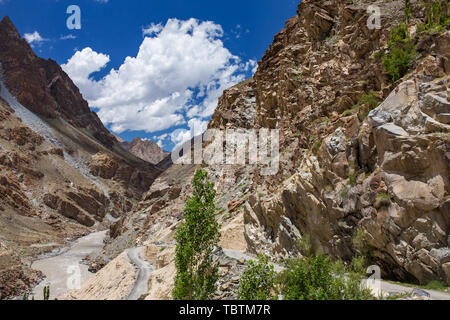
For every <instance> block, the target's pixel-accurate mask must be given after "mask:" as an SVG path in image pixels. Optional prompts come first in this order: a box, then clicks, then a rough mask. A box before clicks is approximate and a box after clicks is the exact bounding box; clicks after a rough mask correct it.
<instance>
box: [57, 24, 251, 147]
mask: <svg viewBox="0 0 450 320" xmlns="http://www.w3.org/2000/svg"><path fill="white" fill-rule="evenodd" d="M142 33H143V35H144V40H143V42H142V44H141V45H140V48H139V52H138V54H137V56H136V57H127V58H126V59H125V61H124V62H123V64H122V65H121V66H120V67H119V68H118V69H112V70H111V71H110V72H109V73H108V74H107V75H106V76H105V77H104V78H102V79H101V80H99V81H94V80H93V79H92V78H91V74H92V73H93V72H96V71H99V70H100V69H102V68H104V67H105V66H106V64H107V63H108V62H109V57H108V56H107V55H104V54H101V53H97V52H95V51H93V50H92V49H91V48H85V49H83V50H82V51H78V52H76V53H75V55H74V56H73V57H72V58H71V59H70V60H69V61H68V63H67V64H65V65H64V66H63V68H64V70H65V71H66V72H67V73H68V74H69V76H70V77H71V78H72V79H73V80H74V82H75V83H76V84H77V85H78V86H79V87H80V89H81V92H82V93H83V95H84V96H85V98H86V99H87V100H88V101H89V103H90V105H91V106H92V107H96V108H98V110H99V111H98V114H99V116H100V118H101V119H102V121H103V122H104V123H106V124H110V125H111V129H112V130H113V131H114V132H115V133H119V134H120V133H121V132H124V131H126V130H132V131H134V130H144V131H146V132H148V133H152V132H159V131H163V130H166V129H169V128H172V127H174V126H179V125H184V126H185V127H186V126H189V128H191V127H194V126H195V125H199V126H200V127H202V126H203V127H204V128H206V123H207V119H208V117H210V116H211V115H212V113H213V112H214V110H215V108H216V105H217V99H218V98H219V96H220V95H221V94H222V92H223V90H224V89H226V88H229V87H230V86H233V85H234V84H236V83H238V82H240V81H242V80H244V78H245V75H246V74H248V73H249V72H250V71H251V70H252V68H254V67H255V65H256V62H255V61H253V60H250V61H248V62H243V61H242V60H241V59H240V58H239V57H237V56H235V55H233V54H231V52H230V51H229V50H228V49H227V48H225V47H224V44H223V42H222V41H221V38H222V36H223V30H222V27H221V26H220V25H218V24H215V23H214V22H210V21H204V22H201V21H198V20H196V19H189V20H186V21H182V20H178V19H169V20H168V21H167V23H166V24H165V25H162V24H151V25H149V26H148V27H146V28H143V30H142ZM188 134H190V130H186V129H177V130H174V131H173V132H172V133H171V134H170V138H171V139H172V141H173V142H174V143H175V144H179V143H181V142H182V141H181V140H182V138H186V137H188ZM164 138H166V139H167V137H164ZM189 138H190V137H189ZM180 141H181V142H180Z"/></svg>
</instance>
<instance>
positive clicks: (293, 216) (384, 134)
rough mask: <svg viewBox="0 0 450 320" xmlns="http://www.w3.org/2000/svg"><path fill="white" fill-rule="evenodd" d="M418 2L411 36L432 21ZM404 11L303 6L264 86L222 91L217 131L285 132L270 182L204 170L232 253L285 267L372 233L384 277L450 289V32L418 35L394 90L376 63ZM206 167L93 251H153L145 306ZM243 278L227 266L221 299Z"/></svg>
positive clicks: (250, 169) (168, 262)
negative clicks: (310, 252)
mask: <svg viewBox="0 0 450 320" xmlns="http://www.w3.org/2000/svg"><path fill="white" fill-rule="evenodd" d="M411 3H412V6H413V7H412V17H411V25H412V26H414V25H415V23H418V22H420V21H423V19H424V12H423V7H421V4H420V2H419V1H411ZM369 4H378V5H379V6H380V7H381V8H382V12H383V16H382V25H383V27H382V29H380V30H368V29H367V26H366V22H367V19H368V14H367V6H368V5H369ZM403 4H404V1H390V2H384V1H359V2H358V4H352V3H351V2H350V1H349V2H346V1H311V0H310V1H308V0H305V1H302V2H301V3H300V5H299V9H298V15H297V16H295V17H293V18H292V19H290V20H289V21H287V23H286V27H285V29H283V30H282V31H281V32H280V33H279V34H278V35H276V36H275V38H274V43H273V44H272V45H271V46H270V48H269V49H268V50H267V52H266V54H265V55H264V57H263V59H262V60H261V61H260V62H259V67H258V71H257V72H256V74H255V76H254V77H253V78H252V79H249V80H247V81H245V82H243V83H241V84H239V85H237V86H235V87H233V88H230V89H229V90H226V91H225V92H224V94H223V96H222V97H221V98H220V100H219V105H218V107H217V109H216V111H215V114H214V115H213V117H212V120H211V122H210V124H209V128H213V129H214V128H217V129H227V128H279V129H280V130H281V137H280V148H281V159H280V171H279V173H278V174H277V175H274V176H269V177H264V176H261V175H260V168H259V167H258V166H248V165H247V166H217V167H211V166H210V167H207V168H206V169H207V170H208V171H209V172H210V177H211V178H212V179H213V180H214V182H215V183H216V189H217V195H218V205H219V206H220V207H221V208H222V209H221V210H220V212H219V219H220V222H221V223H222V225H223V227H222V235H223V237H222V241H221V243H220V245H221V247H223V248H224V249H231V250H240V251H241V252H248V253H249V254H256V253H262V254H269V255H270V256H271V257H272V258H273V259H275V260H278V259H281V258H285V257H289V256H294V255H298V254H299V253H298V252H297V246H296V243H297V242H298V240H299V239H301V238H302V237H303V236H306V235H308V236H310V237H311V239H312V241H313V244H314V247H315V249H316V251H317V252H324V253H326V254H329V255H331V256H332V257H339V258H342V259H344V260H347V261H349V260H350V259H351V258H352V257H353V256H354V255H355V254H357V249H356V248H355V247H354V245H353V242H352V239H353V238H354V237H355V236H356V235H357V234H358V233H363V234H365V237H366V239H367V246H368V248H369V249H370V251H371V257H370V258H371V262H372V263H374V264H378V265H379V266H380V267H381V268H382V276H383V277H385V278H386V277H389V278H394V279H397V280H408V281H417V282H420V283H422V284H426V283H428V282H429V281H431V280H436V279H438V280H443V281H446V282H447V283H450V270H449V266H450V264H449V262H450V256H449V252H450V249H449V246H450V243H449V240H450V239H449V228H450V221H449V217H450V208H449V206H448V204H449V201H450V198H449V197H450V196H449V183H450V182H449V176H450V175H449V165H450V161H449V160H450V158H449V154H450V152H449V150H450V136H449V134H450V132H449V124H450V123H449V121H448V114H449V113H450V107H449V92H450V91H449V81H450V80H449V74H450V64H449V61H450V60H449V59H450V50H449V48H450V31H449V30H443V31H440V32H434V33H430V34H427V35H423V36H421V37H417V38H415V40H414V41H415V43H416V45H417V50H418V55H417V57H416V59H415V61H414V62H413V64H412V65H411V66H410V70H409V73H408V74H407V75H406V76H405V77H404V78H403V79H401V80H399V81H398V82H396V83H393V84H392V83H390V80H391V78H390V76H389V75H386V74H385V73H384V71H383V66H382V62H381V59H379V58H378V57H377V56H378V54H377V53H378V52H384V51H385V50H386V49H387V46H388V41H389V36H390V30H391V28H392V27H393V26H397V25H398V24H399V23H400V22H402V21H403V19H404V18H403ZM409 32H410V33H411V34H412V35H413V34H414V33H415V32H416V28H415V27H411V28H410V30H409ZM367 96H371V98H372V99H370V100H369V101H367V100H364V99H361V98H362V97H367ZM361 101H362V102H361ZM372 101H376V105H372V104H373V102H372ZM371 108H374V110H371ZM198 168H199V166H194V165H192V166H179V165H173V166H172V167H170V168H169V169H168V170H166V171H165V172H164V173H163V174H162V175H161V176H160V177H159V178H158V179H157V180H156V181H155V183H154V184H153V185H152V186H151V187H150V190H149V191H148V193H147V194H146V195H144V197H143V199H142V201H141V203H140V204H139V206H138V210H137V211H136V212H134V213H132V214H129V215H127V216H126V217H123V218H121V220H120V221H119V222H117V223H116V224H114V225H113V226H112V227H111V234H110V235H111V238H110V239H109V241H108V243H107V244H106V246H105V247H104V248H103V250H102V251H101V252H99V253H98V254H97V255H96V259H98V260H97V261H102V263H107V262H108V261H110V260H111V259H114V260H113V262H111V264H117V263H119V262H120V261H121V260H120V259H122V258H121V257H122V256H123V254H121V252H122V251H123V250H125V249H126V248H130V247H136V246H145V247H146V248H147V252H148V253H147V261H149V262H151V263H152V264H153V266H154V271H153V273H152V274H151V276H150V279H149V282H148V286H149V287H148V292H147V294H146V295H144V296H143V298H146V299H167V298H170V291H171V287H172V285H173V276H174V273H175V268H174V263H173V252H174V246H175V243H174V239H173V234H174V232H175V230H176V228H177V225H178V224H179V223H180V221H181V220H182V218H183V212H182V209H183V205H184V201H185V200H186V198H187V197H189V194H190V186H189V182H190V181H191V179H192V176H193V173H194V172H195V170H196V169H198ZM118 248H122V249H119V250H118ZM117 255H119V256H118V257H117ZM115 257H117V258H115ZM219 259H220V257H219ZM234 261H235V260H234ZM106 268H111V267H110V265H108V266H107V267H106ZM240 270H242V268H239V267H238V266H236V265H235V264H229V263H226V262H223V263H222V262H221V272H222V274H223V275H224V278H223V279H222V281H221V285H220V292H219V295H218V297H220V298H227V297H228V298H230V297H231V298H232V297H235V295H234V294H235V289H236V279H238V278H239V275H240V274H241V272H242V271H240ZM226 274H229V275H231V276H230V277H228V276H225V275H226ZM102 277H104V273H103V270H102V271H100V272H99V277H98V279H97V285H99V286H100V287H102V288H105V287H106V286H108V284H107V283H102V282H101V281H100V279H101V278H102ZM95 278H96V277H94V278H93V279H92V281H96V280H95ZM124 297H125V295H123V296H122V297H121V298H124ZM71 298H91V299H93V298H95V295H91V294H90V293H89V292H88V291H86V290H81V291H77V292H76V294H74V295H72V296H71Z"/></svg>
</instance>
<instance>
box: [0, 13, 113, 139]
mask: <svg viewBox="0 0 450 320" xmlns="http://www.w3.org/2000/svg"><path fill="white" fill-rule="evenodd" d="M0 63H1V65H2V68H3V76H4V82H5V84H6V86H7V88H8V89H9V91H10V92H11V94H12V95H13V96H15V97H16V98H17V100H18V101H19V102H20V103H21V104H22V105H24V106H26V107H27V108H28V109H30V110H31V111H33V112H34V113H36V114H38V115H40V116H43V117H45V118H52V119H55V118H62V119H64V120H66V121H67V122H69V123H70V124H72V125H73V126H75V127H78V128H83V129H86V130H87V131H88V132H89V133H90V134H91V135H92V136H93V137H94V138H95V139H97V140H99V141H100V142H101V143H102V144H104V145H105V146H107V147H108V148H111V147H112V146H113V145H114V143H116V142H117V141H116V139H115V138H114V136H113V135H111V134H110V133H109V132H108V130H107V129H106V128H105V127H104V126H103V124H102V122H101V121H100V119H99V118H98V117H97V115H96V114H95V113H94V112H92V111H91V110H90V109H89V106H88V104H87V102H86V101H85V100H84V99H83V97H82V96H81V94H80V91H79V90H78V88H77V87H76V86H75V84H74V83H73V82H72V80H71V79H70V78H69V77H68V76H67V74H66V73H65V72H64V71H63V70H62V69H61V67H60V66H59V65H58V64H57V63H56V62H55V61H53V60H50V59H49V60H44V59H41V58H39V57H38V56H36V55H35V53H34V52H33V50H32V49H31V47H30V46H29V45H28V43H27V42H26V41H25V40H24V39H22V38H21V37H20V34H19V32H18V31H17V29H16V28H15V26H14V25H13V23H12V22H11V20H10V19H9V17H5V18H3V20H2V21H0Z"/></svg>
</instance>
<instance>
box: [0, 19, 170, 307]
mask: <svg viewBox="0 0 450 320" xmlns="http://www.w3.org/2000/svg"><path fill="white" fill-rule="evenodd" d="M0 65H1V70H0V71H1V75H0V225H1V228H0V249H1V250H0V299H3V298H6V297H11V296H14V295H18V294H21V293H23V291H24V290H27V289H28V287H29V286H30V285H31V284H33V283H34V282H36V281H38V280H39V274H36V272H35V271H32V270H30V268H29V264H28V263H22V261H25V262H26V261H31V260H33V259H34V258H35V257H36V256H38V255H40V254H42V253H46V252H50V251H51V250H53V249H55V248H59V247H63V246H66V245H67V243H69V242H70V241H71V240H73V239H75V238H78V237H80V236H82V235H85V234H87V233H90V232H92V231H93V230H99V229H100V230H101V229H105V228H109V226H110V225H111V223H112V222H114V221H116V220H117V219H118V218H120V217H121V216H122V215H125V214H127V213H129V212H131V211H133V208H134V207H135V206H136V205H137V204H138V202H139V201H140V200H141V197H142V195H143V194H144V193H145V192H146V191H147V190H148V188H149V186H150V185H151V184H152V182H153V181H154V180H155V179H156V177H157V176H158V175H159V174H160V173H161V172H162V170H161V169H160V168H158V167H156V166H154V165H152V164H150V163H148V162H145V161H143V160H141V159H139V158H137V157H136V156H134V155H132V154H131V153H129V152H128V151H126V150H125V149H124V148H122V147H121V145H120V144H119V142H118V141H117V140H116V139H115V137H114V136H113V135H112V134H110V133H109V132H108V130H107V129H106V128H105V127H104V125H103V124H102V122H101V121H100V120H99V118H98V117H97V115H96V114H95V113H94V112H92V111H90V109H89V106H88V104H87V102H86V101H85V100H84V99H83V97H82V96H81V94H80V92H79V90H78V88H77V87H76V86H75V85H74V84H73V82H72V81H71V80H70V78H69V77H68V76H67V75H66V74H65V73H64V71H62V69H61V68H60V67H59V66H58V65H57V64H56V62H54V61H52V60H43V59H41V58H39V57H37V56H36V55H35V54H34V52H33V51H32V49H31V47H30V46H29V45H28V43H27V42H26V41H25V40H24V39H21V37H20V35H19V33H18V31H17V29H16V28H15V27H14V25H13V24H12V22H11V20H10V19H9V18H8V17H5V18H3V20H2V21H1V22H0Z"/></svg>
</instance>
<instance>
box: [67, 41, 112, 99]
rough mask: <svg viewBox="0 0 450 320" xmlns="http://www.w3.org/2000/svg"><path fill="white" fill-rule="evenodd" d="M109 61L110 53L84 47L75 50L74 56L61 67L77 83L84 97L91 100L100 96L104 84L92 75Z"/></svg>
mask: <svg viewBox="0 0 450 320" xmlns="http://www.w3.org/2000/svg"><path fill="white" fill-rule="evenodd" d="M109 61H110V59H109V56H108V55H105V54H101V53H97V52H95V51H93V50H92V49H91V48H84V49H83V50H81V51H77V52H75V54H74V55H73V56H72V58H70V59H69V61H68V62H67V63H66V64H63V65H62V66H61V67H62V69H63V70H64V71H65V72H66V73H67V74H68V75H69V76H70V78H71V79H72V80H73V82H75V83H76V84H77V86H78V88H79V89H80V91H81V92H82V93H83V95H84V97H85V98H86V99H88V100H91V99H96V98H97V97H99V95H100V90H101V89H102V85H101V83H99V82H97V81H95V80H93V79H92V78H91V77H90V75H91V74H92V73H94V72H97V71H100V70H102V69H103V68H104V67H105V66H106V65H107V64H108V62H109Z"/></svg>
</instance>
